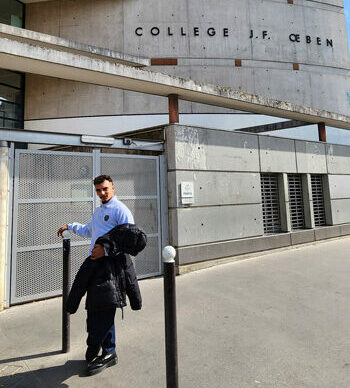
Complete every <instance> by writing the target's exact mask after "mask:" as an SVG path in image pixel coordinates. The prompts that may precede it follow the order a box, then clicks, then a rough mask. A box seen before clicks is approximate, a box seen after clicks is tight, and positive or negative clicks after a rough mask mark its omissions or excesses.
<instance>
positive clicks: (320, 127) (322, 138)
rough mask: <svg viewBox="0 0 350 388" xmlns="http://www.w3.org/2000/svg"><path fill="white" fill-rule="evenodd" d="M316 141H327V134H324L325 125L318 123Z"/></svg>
mask: <svg viewBox="0 0 350 388" xmlns="http://www.w3.org/2000/svg"><path fill="white" fill-rule="evenodd" d="M318 140H319V141H323V142H326V141H327V133H326V124H325V123H318Z"/></svg>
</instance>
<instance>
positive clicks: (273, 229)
mask: <svg viewBox="0 0 350 388" xmlns="http://www.w3.org/2000/svg"><path fill="white" fill-rule="evenodd" d="M260 179H261V197H262V209H263V223H264V233H279V232H280V231H281V218H280V205H279V195H278V179H277V175H275V174H261V175H260Z"/></svg>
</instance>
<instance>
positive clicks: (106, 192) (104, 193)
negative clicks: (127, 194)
mask: <svg viewBox="0 0 350 388" xmlns="http://www.w3.org/2000/svg"><path fill="white" fill-rule="evenodd" d="M95 190H96V194H97V195H98V196H99V197H100V199H101V201H102V203H106V202H108V201H109V200H110V199H111V198H113V197H114V185H113V183H112V182H110V181H104V182H102V183H100V184H98V185H96V186H95Z"/></svg>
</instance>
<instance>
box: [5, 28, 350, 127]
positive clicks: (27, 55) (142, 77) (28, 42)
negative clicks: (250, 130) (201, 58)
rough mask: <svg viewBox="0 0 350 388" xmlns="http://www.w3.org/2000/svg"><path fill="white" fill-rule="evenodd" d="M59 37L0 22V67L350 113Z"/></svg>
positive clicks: (335, 121)
mask: <svg viewBox="0 0 350 388" xmlns="http://www.w3.org/2000/svg"><path fill="white" fill-rule="evenodd" d="M50 39H51V40H50ZM59 39H60V38H58V37H54V36H50V35H46V34H40V33H34V32H31V31H28V30H25V29H21V28H16V27H12V26H7V25H0V67H3V68H6V69H9V70H15V71H20V72H25V73H33V74H39V75H44V76H49V77H56V78H62V79H67V80H74V81H79V82H85V83H90V84H95V85H101V86H108V87H115V88H118V89H125V90H131V91H135V92H140V93H146V94H154V95H158V96H169V95H170V94H177V95H178V96H179V99H182V100H187V101H192V102H198V103H202V104H208V105H215V106H220V107H224V108H229V109H236V110H241V111H248V112H252V113H260V114H265V115H270V116H277V117H281V118H287V119H293V120H302V121H307V122H310V123H320V122H324V123H325V124H326V125H327V126H333V127H338V128H342V129H350V117H349V116H345V115H341V114H337V113H332V112H328V111H324V110H318V109H314V108H310V107H305V106H300V105H296V104H292V103H289V102H285V101H279V100H274V99H271V98H267V97H263V96H259V95H254V94H249V93H245V92H242V91H237V90H234V89H231V88H226V87H222V86H216V85H211V84H203V83H199V82H196V81H193V80H188V79H183V78H179V77H174V76H170V75H166V74H162V73H159V72H152V71H148V70H143V69H140V68H135V67H134V66H129V65H124V64H121V63H120V62H121V61H119V60H118V61H116V59H115V58H113V57H111V56H109V55H108V56H107V55H106V56H103V55H99V57H98V58H96V57H91V55H89V54H88V53H85V52H84V51H79V52H75V51H74V50H72V49H71V48H70V47H67V46H65V45H58V44H57V43H56V42H57V40H59ZM48 42H49V44H48ZM90 54H91V53H90ZM116 62H119V63H116ZM135 62H136V61H135ZM139 65H140V64H139ZM135 66H137V65H136V63H135Z"/></svg>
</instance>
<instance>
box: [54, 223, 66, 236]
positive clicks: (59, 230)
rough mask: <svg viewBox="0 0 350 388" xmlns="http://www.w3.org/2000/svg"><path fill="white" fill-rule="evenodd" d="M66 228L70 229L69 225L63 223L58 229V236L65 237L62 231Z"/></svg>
mask: <svg viewBox="0 0 350 388" xmlns="http://www.w3.org/2000/svg"><path fill="white" fill-rule="evenodd" d="M65 230H68V225H63V226H61V227H60V228H59V229H58V231H57V236H58V237H63V235H62V233H63V232H64V231H65Z"/></svg>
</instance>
